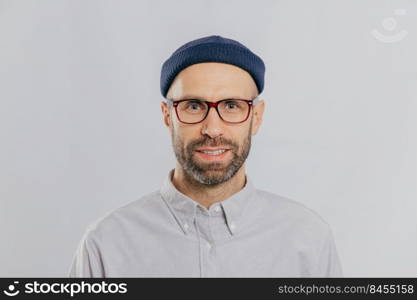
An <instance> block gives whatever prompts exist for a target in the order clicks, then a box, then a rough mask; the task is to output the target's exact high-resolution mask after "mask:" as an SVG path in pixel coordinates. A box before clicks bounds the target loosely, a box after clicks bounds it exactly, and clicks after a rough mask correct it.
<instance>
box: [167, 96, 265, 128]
mask: <svg viewBox="0 0 417 300" xmlns="http://www.w3.org/2000/svg"><path fill="white" fill-rule="evenodd" d="M258 100H259V99H258V97H256V98H254V99H252V100H245V99H223V100H219V101H216V102H210V101H205V100H200V99H183V100H177V101H174V100H172V99H167V101H168V103H169V104H171V105H172V106H174V108H175V113H176V114H177V117H178V120H179V121H180V122H181V123H185V124H197V123H200V122H202V121H203V120H204V119H205V118H206V117H207V115H208V113H209V111H210V108H212V107H214V108H215V109H216V111H217V114H218V115H219V117H220V119H222V120H223V121H224V122H227V123H232V124H238V123H243V122H245V121H246V120H247V119H248V117H249V114H250V110H251V107H252V105H253V104H256V103H257V102H258Z"/></svg>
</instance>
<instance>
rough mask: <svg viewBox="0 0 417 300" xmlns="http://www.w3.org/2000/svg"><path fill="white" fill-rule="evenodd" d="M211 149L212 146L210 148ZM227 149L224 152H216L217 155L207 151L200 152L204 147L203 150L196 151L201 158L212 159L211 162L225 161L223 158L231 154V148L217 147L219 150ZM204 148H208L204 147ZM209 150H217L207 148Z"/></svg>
mask: <svg viewBox="0 0 417 300" xmlns="http://www.w3.org/2000/svg"><path fill="white" fill-rule="evenodd" d="M209 149H210V148H209ZM223 149H224V150H226V151H225V152H223V153H220V154H215V155H212V154H206V153H204V152H200V151H201V150H203V149H201V150H196V151H195V153H196V155H197V156H198V157H199V158H201V159H203V160H205V161H210V162H221V161H223V160H225V158H226V157H227V156H228V155H229V152H230V149H225V148H217V150H223ZM204 150H206V149H204ZM207 151H215V150H207Z"/></svg>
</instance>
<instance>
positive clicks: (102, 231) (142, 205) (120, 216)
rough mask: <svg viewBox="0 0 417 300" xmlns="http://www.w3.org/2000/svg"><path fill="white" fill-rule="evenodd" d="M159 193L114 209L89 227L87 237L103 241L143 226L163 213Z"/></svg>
mask: <svg viewBox="0 0 417 300" xmlns="http://www.w3.org/2000/svg"><path fill="white" fill-rule="evenodd" d="M161 203H162V202H161V201H160V194H159V191H154V192H151V193H148V194H146V195H143V196H141V197H140V198H138V199H136V200H134V201H131V202H128V203H127V204H125V205H123V206H120V207H117V208H115V209H112V210H110V211H108V212H107V213H105V214H104V215H102V216H101V217H99V218H97V219H96V220H94V221H92V222H90V223H89V224H88V225H87V228H86V232H85V236H86V237H89V238H91V239H97V240H99V239H102V238H103V237H104V236H109V235H112V236H117V235H120V234H121V233H123V232H128V231H129V228H132V227H136V226H141V224H145V223H146V222H147V221H148V220H150V219H152V218H153V217H154V215H155V214H157V213H158V212H160V211H161Z"/></svg>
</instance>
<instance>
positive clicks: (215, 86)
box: [167, 62, 258, 101]
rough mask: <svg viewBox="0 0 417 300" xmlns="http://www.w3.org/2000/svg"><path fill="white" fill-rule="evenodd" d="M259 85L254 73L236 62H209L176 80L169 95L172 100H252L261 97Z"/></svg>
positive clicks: (185, 72)
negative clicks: (238, 65) (236, 98)
mask: <svg viewBox="0 0 417 300" xmlns="http://www.w3.org/2000/svg"><path fill="white" fill-rule="evenodd" d="M257 92H258V90H257V87H256V84H255V81H254V80H253V78H252V76H251V75H250V74H249V73H248V72H247V71H245V70H243V69H242V68H239V67H237V66H234V65H230V64H225V63H218V62H205V63H199V64H194V65H191V66H189V67H187V68H185V69H184V70H182V71H181V72H180V73H179V74H178V75H177V76H176V77H175V79H174V81H173V83H172V85H171V86H170V89H169V91H168V94H167V96H168V97H169V98H172V99H181V98H193V97H194V98H204V99H207V100H213V101H215V100H218V99H222V98H235V97H238V98H243V99H249V98H254V97H256V96H257Z"/></svg>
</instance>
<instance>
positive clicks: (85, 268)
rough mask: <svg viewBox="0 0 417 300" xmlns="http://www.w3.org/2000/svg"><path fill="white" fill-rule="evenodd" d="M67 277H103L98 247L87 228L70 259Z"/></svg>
mask: <svg viewBox="0 0 417 300" xmlns="http://www.w3.org/2000/svg"><path fill="white" fill-rule="evenodd" d="M69 277H70V278H76V277H105V274H104V268H103V263H102V260H101V259H100V252H99V248H98V246H97V244H96V243H95V242H94V240H93V239H92V236H91V231H90V230H89V229H87V231H86V232H85V233H84V235H83V237H82V239H81V241H80V242H79V244H78V248H77V250H76V252H75V254H74V256H73V259H72V264H71V267H70V271H69Z"/></svg>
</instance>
